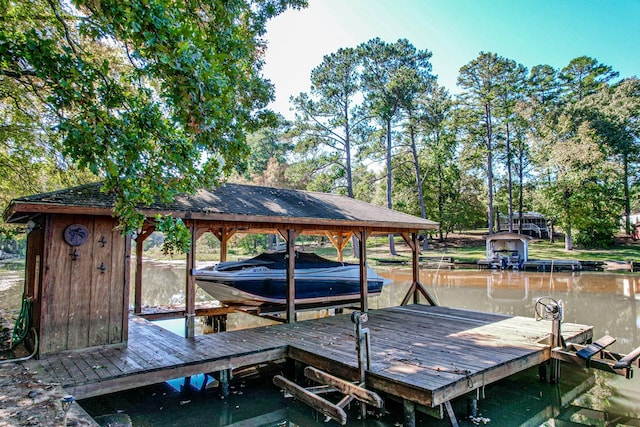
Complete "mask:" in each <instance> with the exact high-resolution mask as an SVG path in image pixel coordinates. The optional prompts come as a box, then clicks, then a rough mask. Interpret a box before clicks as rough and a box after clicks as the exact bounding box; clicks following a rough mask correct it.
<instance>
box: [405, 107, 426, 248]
mask: <svg viewBox="0 0 640 427" xmlns="http://www.w3.org/2000/svg"><path fill="white" fill-rule="evenodd" d="M412 121H413V120H412V117H411V112H409V123H410V125H409V137H410V139H411V154H412V155H413V167H414V170H415V174H416V186H417V187H418V200H419V201H420V214H421V215H422V218H423V219H427V209H426V207H425V204H424V191H423V189H422V172H421V171H420V163H419V161H418V148H417V147H416V135H415V129H414V127H413V123H412ZM422 245H423V246H422V248H423V249H425V250H426V249H428V248H429V239H427V233H426V232H425V234H424V240H423V242H422Z"/></svg>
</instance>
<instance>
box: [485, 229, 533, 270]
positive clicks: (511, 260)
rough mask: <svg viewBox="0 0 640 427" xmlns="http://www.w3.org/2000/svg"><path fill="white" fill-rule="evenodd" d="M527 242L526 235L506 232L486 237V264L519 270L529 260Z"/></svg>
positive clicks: (529, 238) (528, 237) (528, 238)
mask: <svg viewBox="0 0 640 427" xmlns="http://www.w3.org/2000/svg"><path fill="white" fill-rule="evenodd" d="M529 240H531V237H530V236H527V235H526V234H518V233H508V232H501V233H495V234H490V235H488V236H486V237H485V241H486V244H487V252H486V253H487V260H486V262H487V263H489V264H490V265H491V266H494V267H498V268H521V267H522V265H523V263H525V262H527V261H528V260H529Z"/></svg>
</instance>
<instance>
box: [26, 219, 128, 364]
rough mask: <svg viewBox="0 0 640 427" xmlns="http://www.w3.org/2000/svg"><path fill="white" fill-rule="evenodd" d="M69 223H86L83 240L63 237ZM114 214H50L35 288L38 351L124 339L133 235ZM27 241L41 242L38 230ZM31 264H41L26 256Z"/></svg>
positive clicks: (121, 340) (124, 341)
mask: <svg viewBox="0 0 640 427" xmlns="http://www.w3.org/2000/svg"><path fill="white" fill-rule="evenodd" d="M70 225H82V226H84V227H86V230H87V231H88V236H87V238H86V240H85V241H84V242H82V243H81V244H78V245H75V246H74V245H72V244H70V243H68V242H67V241H66V240H65V230H66V229H67V227H69V226H70ZM116 226H117V222H116V220H114V219H113V218H111V217H103V216H98V217H94V216H84V215H82V216H80V215H77V216H74V215H52V216H48V217H47V218H46V221H45V223H44V230H45V231H44V233H45V234H46V237H45V238H44V243H43V253H42V255H41V259H42V261H41V262H42V264H43V265H44V268H43V272H42V275H41V276H40V277H41V280H40V281H39V284H36V289H35V290H34V307H35V308H36V309H35V312H36V313H34V324H36V325H38V326H37V328H38V330H39V339H40V349H39V354H40V355H43V354H46V353H51V352H59V351H65V350H74V349H79V348H86V347H94V346H103V345H110V344H120V343H123V344H125V343H126V341H127V322H128V304H129V298H128V295H129V267H128V265H129V262H130V252H131V251H130V240H129V239H127V238H125V237H123V236H122V235H121V234H120V232H119V231H118V230H116ZM31 234H33V233H30V235H29V241H28V245H29V244H31V243H32V242H33V243H34V245H35V244H36V243H37V241H36V239H37V234H36V235H34V237H33V238H31ZM27 264H28V267H27V269H29V265H31V264H34V265H35V264H37V261H36V259H35V258H34V259H28V261H27Z"/></svg>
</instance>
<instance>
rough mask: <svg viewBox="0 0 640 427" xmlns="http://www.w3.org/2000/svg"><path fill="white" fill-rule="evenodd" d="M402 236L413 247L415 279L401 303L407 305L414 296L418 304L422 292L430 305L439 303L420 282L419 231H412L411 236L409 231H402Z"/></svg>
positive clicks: (413, 272) (414, 301)
mask: <svg viewBox="0 0 640 427" xmlns="http://www.w3.org/2000/svg"><path fill="white" fill-rule="evenodd" d="M401 236H402V238H403V239H404V241H405V242H406V243H407V245H409V248H411V254H412V257H411V267H412V274H413V281H412V283H411V287H410V288H409V290H408V291H407V294H406V295H405V296H404V298H403V299H402V302H401V303H400V305H407V304H408V303H409V300H410V299H411V298H413V303H414V304H418V302H419V299H418V298H419V295H420V294H422V296H423V297H424V298H425V299H426V300H427V302H428V303H429V304H430V305H433V306H435V305H438V304H437V303H436V301H435V300H434V299H433V297H432V296H431V294H429V292H428V291H427V290H426V289H425V287H424V285H423V284H422V283H421V282H420V246H419V245H418V233H417V232H416V233H411V236H409V235H408V234H407V233H401Z"/></svg>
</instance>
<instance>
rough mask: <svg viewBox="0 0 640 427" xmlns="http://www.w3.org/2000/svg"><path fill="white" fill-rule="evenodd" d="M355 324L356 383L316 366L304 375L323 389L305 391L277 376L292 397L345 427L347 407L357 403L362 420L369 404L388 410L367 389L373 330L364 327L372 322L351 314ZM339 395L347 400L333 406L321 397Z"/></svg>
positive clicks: (364, 315)
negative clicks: (327, 394)
mask: <svg viewBox="0 0 640 427" xmlns="http://www.w3.org/2000/svg"><path fill="white" fill-rule="evenodd" d="M351 321H352V322H353V323H354V329H355V335H356V349H357V351H358V371H359V374H360V376H359V381H358V382H356V383H352V382H349V381H347V380H344V379H342V378H338V377H336V376H333V375H331V374H328V373H326V372H324V371H321V370H320V369H317V368H314V367H313V366H307V367H306V368H305V369H304V376H305V377H306V378H308V379H310V380H313V381H315V382H317V383H319V384H321V385H320V386H315V387H308V388H303V387H301V386H299V385H298V384H296V383H294V382H293V381H290V380H288V379H287V378H285V377H283V376H281V375H276V376H275V377H274V378H273V383H274V384H275V385H276V386H278V387H280V388H281V389H284V390H285V391H286V392H288V393H290V394H291V396H293V397H295V398H296V399H298V400H300V401H301V402H304V403H305V404H307V405H309V406H311V407H312V408H314V409H316V410H317V411H320V412H322V413H323V414H324V415H325V416H326V417H327V419H330V418H332V419H334V420H336V421H337V422H338V423H340V424H341V425H345V424H346V423H347V413H346V412H345V410H344V408H345V407H346V406H347V405H348V404H349V403H351V402H352V401H353V400H358V401H359V402H360V417H361V418H362V419H364V418H365V417H366V414H367V412H366V405H369V406H372V407H374V408H376V409H378V410H381V409H382V408H383V407H384V401H383V400H382V398H381V397H380V396H379V395H378V394H377V393H375V392H373V391H371V390H367V389H366V388H365V374H366V371H367V370H368V369H369V366H370V364H371V358H370V356H369V353H370V349H371V344H370V340H369V328H365V327H364V324H365V323H366V322H367V321H368V315H367V313H362V312H360V311H354V312H353V313H351ZM332 392H339V393H341V394H343V395H344V397H343V398H342V399H341V400H340V401H339V402H337V403H332V402H330V401H328V400H327V399H325V398H323V397H321V396H320V394H325V393H332Z"/></svg>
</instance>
